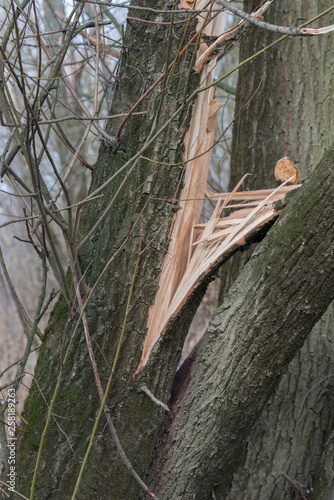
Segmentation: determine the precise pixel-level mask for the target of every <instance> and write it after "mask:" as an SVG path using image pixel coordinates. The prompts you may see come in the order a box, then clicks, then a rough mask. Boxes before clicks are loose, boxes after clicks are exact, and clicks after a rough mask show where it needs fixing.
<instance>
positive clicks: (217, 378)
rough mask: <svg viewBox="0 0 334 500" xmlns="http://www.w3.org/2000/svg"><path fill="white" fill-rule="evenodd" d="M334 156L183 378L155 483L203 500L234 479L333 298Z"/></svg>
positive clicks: (235, 292) (255, 262) (253, 264)
mask: <svg viewBox="0 0 334 500" xmlns="http://www.w3.org/2000/svg"><path fill="white" fill-rule="evenodd" d="M333 181H334V149H332V150H330V151H329V152H327V153H326V154H325V156H324V158H323V160H322V161H321V162H320V164H319V165H318V167H317V169H316V170H315V172H314V173H313V174H312V176H311V178H310V179H309V180H308V181H307V182H305V184H304V185H303V187H302V188H300V189H298V190H296V191H295V192H294V193H292V194H291V195H290V197H291V200H290V202H288V206H287V208H286V209H285V211H284V212H283V214H282V215H281V216H280V218H279V220H278V221H277V222H276V224H275V225H274V227H273V228H272V229H271V231H269V233H268V235H267V236H266V238H265V239H264V241H263V242H262V243H261V244H260V245H259V247H258V248H257V250H256V251H255V252H254V254H253V256H252V258H251V259H250V261H249V262H248V264H247V265H246V267H245V268H244V270H243V272H242V273H241V274H240V276H239V278H238V279H237V281H236V282H235V284H234V285H233V287H232V289H231V290H230V292H229V294H228V296H227V297H226V299H225V300H224V302H223V303H222V305H221V306H220V308H219V309H218V311H217V312H216V313H215V314H214V317H213V319H212V321H211V323H210V325H209V327H208V330H207V332H206V334H205V336H204V338H203V339H202V341H201V342H200V345H199V346H198V348H197V349H196V351H195V353H193V355H192V356H191V357H190V359H188V362H186V364H185V366H184V367H183V369H181V371H180V374H179V377H178V382H177V383H176V385H175V386H174V397H173V401H172V409H171V411H170V412H169V414H168V415H167V416H166V419H165V422H164V425H163V427H162V429H161V431H160V439H159V440H158V443H157V451H156V456H155V459H154V461H153V462H152V467H151V470H150V474H149V478H150V484H151V486H152V488H153V489H154V491H155V492H156V494H157V496H158V497H159V499H161V500H167V499H170V498H173V500H179V499H180V500H181V499H182V500H187V499H198V500H199V499H200V500H202V499H204V498H207V497H208V496H209V495H210V492H211V489H212V488H213V486H214V485H215V483H218V482H219V481H220V480H223V478H224V477H226V476H228V472H229V471H230V470H231V468H233V462H234V461H235V460H236V458H237V457H238V452H239V448H240V445H241V444H242V442H243V439H244V438H245V436H246V435H247V434H248V432H249V431H250V429H251V428H252V426H253V424H254V422H255V420H256V418H257V417H258V416H259V414H260V412H261V410H262V408H263V406H264V404H265V402H266V401H267V399H268V398H269V396H270V395H271V394H272V393H273V391H274V389H275V387H276V385H277V384H278V382H279V380H280V378H281V376H282V374H283V373H284V371H285V369H286V367H287V364H288V362H289V361H290V360H291V359H292V357H293V356H294V354H295V353H296V351H297V350H298V349H299V348H300V347H301V345H302V344H303V342H304V341H305V339H306V337H307V335H308V333H309V332H310V331H311V329H312V327H313V325H314V324H315V322H316V321H317V320H318V319H319V318H320V317H321V315H322V314H323V313H324V311H325V310H326V308H327V306H328V305H329V304H330V302H331V300H332V299H333V298H334V286H333V285H334V280H333V276H334V274H333V273H334V244H333V241H334V224H333V221H334V207H333V197H334V182H333Z"/></svg>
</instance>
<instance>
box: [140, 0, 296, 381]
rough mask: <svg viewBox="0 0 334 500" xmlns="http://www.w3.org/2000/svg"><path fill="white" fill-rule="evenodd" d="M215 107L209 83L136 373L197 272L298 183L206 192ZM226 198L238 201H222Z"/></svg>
mask: <svg viewBox="0 0 334 500" xmlns="http://www.w3.org/2000/svg"><path fill="white" fill-rule="evenodd" d="M192 4H193V2H190V1H188V0H182V1H181V3H180V5H179V8H192V7H191V5H192ZM206 4H207V2H206V1H197V3H196V8H197V9H202V8H204V7H205V5H206ZM262 12H263V9H262V10H261V12H259V11H256V12H254V13H253V14H252V15H254V16H259V15H261V14H262ZM208 19H209V18H208ZM203 22H205V18H204V17H201V18H199V25H200V26H199V27H198V29H199V30H200V29H201V28H202V26H201V23H203ZM225 22H226V15H225V13H224V12H222V13H220V14H219V15H218V16H214V15H212V19H210V22H206V25H205V27H204V29H203V32H202V33H205V35H206V37H205V40H207V39H208V37H209V38H212V37H218V38H217V40H222V39H223V38H224V36H225V34H227V33H229V32H230V30H229V31H228V32H227V31H225ZM242 24H244V23H239V25H238V27H239V26H242ZM235 29H236V28H235ZM210 49H211V50H210ZM214 49H215V44H212V45H210V47H209V46H208V45H207V44H206V43H201V45H200V48H199V51H198V54H197V63H196V66H195V67H196V70H197V71H198V72H199V73H200V75H201V85H202V86H206V85H209V84H210V83H212V81H213V69H214V67H215V64H216V57H214V56H212V52H214ZM203 55H205V56H204V57H203ZM204 61H205V62H206V64H204ZM221 106H222V104H219V103H217V100H216V99H215V89H214V87H211V88H210V89H208V90H206V91H204V92H202V93H200V94H199V95H198V97H197V100H196V102H195V105H194V109H193V114H192V119H191V124H190V127H189V130H188V132H187V134H186V136H185V152H184V158H183V159H184V161H185V165H186V171H185V177H184V187H183V189H182V191H181V193H180V200H181V201H180V202H179V205H180V207H181V210H179V211H178V212H177V213H176V214H175V215H174V219H173V222H172V225H171V230H170V239H171V241H170V245H169V248H168V252H167V254H166V257H165V259H164V261H163V264H162V271H161V276H160V280H159V289H158V292H157V295H156V297H155V301H154V304H153V305H151V307H150V310H149V314H148V322H147V327H148V333H147V336H146V339H145V342H144V345H143V351H142V357H141V362H140V364H139V366H138V369H137V372H136V373H138V371H139V370H140V369H141V368H142V367H143V366H145V365H146V364H147V362H148V359H149V357H150V354H151V351H152V349H153V347H154V345H155V344H156V343H157V342H158V340H159V339H160V337H161V335H162V334H163V331H164V329H165V327H166V325H167V323H168V321H169V319H170V318H171V317H172V316H175V315H177V313H178V312H179V310H180V309H181V307H182V306H183V304H184V303H185V301H186V300H187V297H188V296H189V295H190V294H191V293H192V291H193V289H194V287H195V284H196V282H197V280H198V278H199V277H200V276H201V275H202V274H203V273H208V272H209V270H210V268H211V267H212V266H213V264H214V263H215V262H217V260H218V259H219V258H220V257H221V256H222V255H223V254H224V253H225V252H226V251H227V250H229V249H230V248H231V247H232V246H233V245H235V244H240V245H241V244H243V242H244V239H245V236H246V235H247V234H249V233H250V232H251V231H253V230H254V229H255V228H256V227H259V226H261V225H263V224H265V223H266V222H268V221H269V220H270V219H272V218H273V217H274V216H275V215H276V214H277V211H276V210H275V209H274V208H273V203H274V202H275V201H277V200H279V199H282V198H284V196H285V194H286V193H287V192H288V191H290V190H291V189H295V188H296V187H298V186H296V185H293V186H286V183H287V182H288V181H286V182H284V183H283V184H282V185H281V186H279V187H278V188H276V189H267V190H260V191H248V192H237V191H238V189H239V187H240V185H241V184H242V182H243V180H244V178H243V179H241V181H240V182H239V183H238V185H237V186H236V188H235V189H234V190H233V192H232V193H211V192H210V191H209V190H208V189H207V188H206V183H207V178H208V172H209V165H210V160H211V151H212V145H213V141H214V128H215V122H216V115H217V112H218V110H219V108H220V107H221ZM290 180H291V179H290ZM205 196H207V197H208V198H209V199H210V200H212V201H213V200H217V202H216V207H215V209H214V211H213V214H212V216H211V218H210V220H209V221H208V222H207V223H206V224H199V223H198V222H199V219H200V216H201V212H202V205H203V199H204V197H205ZM231 201H238V202H242V203H237V204H234V205H228V204H229V203H230V202H231ZM227 207H228V208H229V209H230V208H237V210H235V211H234V212H233V213H232V214H230V215H229V216H228V217H222V216H221V215H222V211H223V210H224V209H225V208H227Z"/></svg>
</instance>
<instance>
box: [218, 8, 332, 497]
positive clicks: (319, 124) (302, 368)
mask: <svg viewBox="0 0 334 500" xmlns="http://www.w3.org/2000/svg"><path fill="white" fill-rule="evenodd" d="M245 3H246V5H245V8H246V9H248V10H251V9H252V8H254V7H255V3H254V2H245ZM330 6H331V2H328V1H327V2H322V3H321V4H317V5H316V4H312V5H310V4H309V3H307V2H300V1H297V2H294V3H293V5H291V3H290V2H279V3H278V4H277V8H272V9H270V10H269V15H268V19H269V20H270V21H271V22H273V23H278V24H279V23H284V24H286V25H289V23H296V22H295V20H296V19H298V22H299V23H301V22H304V21H306V20H307V19H310V18H312V17H313V16H315V15H316V13H317V12H320V11H321V10H324V9H326V8H328V7H330ZM332 22H333V15H331V16H330V17H329V16H326V17H324V18H323V20H320V21H318V25H324V24H326V23H332ZM271 41H272V37H271V36H270V35H268V34H264V33H263V32H262V31H259V30H254V31H253V32H252V34H251V35H250V37H249V38H248V39H247V41H244V42H242V44H241V54H240V55H241V59H245V58H246V57H248V56H249V55H251V53H253V51H256V50H259V49H261V48H262V47H264V46H266V45H267V44H268V43H270V42H271ZM333 48H334V38H333V37H332V36H328V37H323V38H321V39H320V38H318V39H316V40H315V39H308V40H292V39H289V40H286V41H285V42H284V43H282V44H281V45H280V47H279V48H277V49H274V51H270V52H267V53H266V54H264V55H263V56H262V57H261V58H259V59H258V60H255V61H253V62H252V63H251V64H250V65H248V66H247V67H245V68H243V69H242V70H241V71H240V75H239V84H238V97H237V104H236V107H237V109H239V108H240V106H242V104H243V103H244V102H246V101H248V100H249V97H250V95H252V93H253V92H254V90H255V89H256V88H257V86H258V85H259V83H260V80H262V84H261V86H260V88H259V91H258V93H257V94H256V96H255V98H254V99H252V101H251V102H250V103H249V105H248V106H247V107H246V108H245V109H244V110H243V111H242V113H241V115H240V117H239V118H238V120H237V123H236V126H235V129H234V142H233V154H232V183H231V185H232V184H233V183H234V182H236V181H237V180H238V179H239V178H240V177H241V176H242V175H244V174H245V173H246V172H249V171H251V172H252V173H253V175H252V176H250V177H248V178H247V180H246V182H247V183H248V185H249V187H250V188H252V189H256V188H260V187H263V186H264V185H267V186H269V185H270V183H271V182H272V181H271V179H272V174H273V167H274V164H275V163H276V161H277V160H278V159H279V158H281V157H282V156H285V155H287V156H289V157H290V158H291V159H292V160H293V161H294V162H295V163H296V164H297V165H298V166H299V168H300V170H301V176H302V179H305V178H307V176H308V175H309V173H310V171H311V169H312V168H313V166H314V165H315V164H316V163H317V162H318V161H319V159H320V158H321V156H322V154H323V152H324V151H325V150H326V148H328V146H329V144H330V141H331V134H330V130H331V127H332V124H331V121H332V113H333V99H332V98H331V95H332V88H333V85H334V80H333V71H332V65H333V61H332V60H331V58H330V57H328V54H330V53H331V51H332V50H333ZM254 117H258V122H257V123H255V122H254ZM241 264H242V263H241ZM239 268H240V264H239V263H236V264H235V265H234V267H232V268H231V269H230V270H229V271H225V273H224V276H226V282H225V287H224V289H225V290H226V289H227V288H228V286H229V284H230V283H231V281H233V279H234V276H235V275H236V274H237V273H238V270H239ZM333 311H334V309H333V305H330V306H329V309H328V311H327V314H325V315H324V317H323V318H322V319H321V321H319V323H318V324H317V325H316V326H315V328H314V329H313V331H312V332H311V334H310V336H309V337H308V339H307V341H306V342H305V345H304V346H303V348H302V349H301V351H300V352H299V353H298V355H297V356H296V357H295V358H294V360H293V361H292V362H291V364H290V365H289V368H288V372H287V374H286V375H285V376H284V377H283V378H282V381H281V383H280V385H279V387H278V389H277V391H276V392H275V394H274V395H273V396H272V397H271V398H270V400H269V402H268V404H267V406H266V408H265V409H264V411H263V414H262V415H261V417H260V418H259V420H258V421H257V423H256V425H255V426H254V429H253V431H252V433H251V435H250V436H249V438H248V439H247V440H245V443H244V450H245V452H244V453H243V454H242V455H241V460H240V461H241V463H240V466H239V468H238V469H237V470H236V471H235V473H234V474H233V478H232V480H231V483H230V484H227V483H225V484H224V485H222V486H221V487H220V488H218V489H217V490H216V497H217V498H221V499H223V498H224V499H226V498H228V499H231V500H232V499H234V498H247V499H267V498H273V499H277V500H281V499H291V498H295V495H296V494H298V488H300V491H302V492H303V493H304V494H306V491H307V490H309V491H310V490H311V488H312V487H313V488H314V489H315V490H316V498H318V497H319V498H320V496H319V495H320V490H321V491H322V494H323V495H324V497H323V498H326V495H327V490H326V488H327V487H328V484H329V485H330V484H331V481H332V479H333V476H332V479H330V477H329V468H328V467H327V470H326V480H321V479H320V477H321V472H320V471H321V465H319V459H320V457H322V455H323V447H324V445H325V442H326V440H327V439H328V435H329V433H330V430H331V423H330V422H331V412H332V408H333V404H334V401H333V382H334V380H333V377H331V374H332V373H333V364H332V361H331V359H330V355H329V352H328V348H327V347H326V346H325V343H324V341H323V339H322V336H323V335H325V337H327V338H329V341H330V342H332V341H333V340H334V339H333V334H334V331H333V316H334V312H333ZM306 395H307V397H306ZM305 398H306V399H305ZM304 399H305V401H304ZM303 401H304V404H303ZM328 461H329V459H328V458H327V460H324V459H322V465H323V466H324V464H325V463H326V462H327V464H328ZM332 475H333V471H332ZM287 476H288V477H289V478H290V479H288V478H287ZM292 479H296V483H293V481H292ZM303 486H305V488H303ZM226 490H227V491H229V493H227V491H226ZM300 494H301V493H300ZM306 495H307V494H306Z"/></svg>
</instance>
